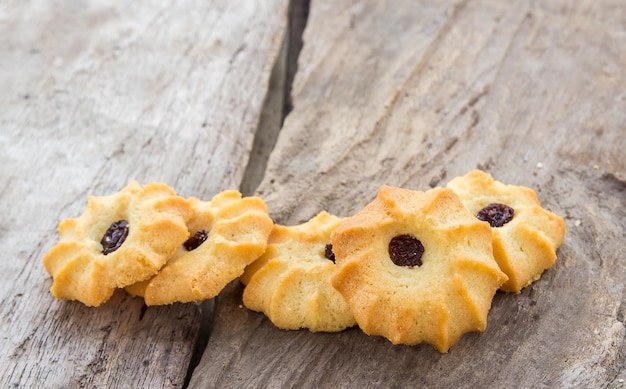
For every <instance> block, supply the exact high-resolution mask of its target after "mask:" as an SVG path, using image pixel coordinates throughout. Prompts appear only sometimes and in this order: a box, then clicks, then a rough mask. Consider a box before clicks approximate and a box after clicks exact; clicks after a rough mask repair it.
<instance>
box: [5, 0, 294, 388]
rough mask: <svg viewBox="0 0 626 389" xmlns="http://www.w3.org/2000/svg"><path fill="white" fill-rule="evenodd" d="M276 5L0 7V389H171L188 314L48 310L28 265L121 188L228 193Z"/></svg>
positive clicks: (179, 308) (193, 310) (255, 111)
mask: <svg viewBox="0 0 626 389" xmlns="http://www.w3.org/2000/svg"><path fill="white" fill-rule="evenodd" d="M286 8H287V2H286V1H284V0H276V1H264V2H249V1H243V0H242V1H222V0H215V1H210V2H206V1H185V2H178V3H175V4H173V3H172V4H170V3H163V2H156V1H151V2H141V3H137V2H132V1H125V2H118V1H115V2H113V1H94V2H87V3H85V2H79V1H67V2H61V3H59V2H47V1H31V2H21V1H9V2H3V3H2V4H1V5H0V35H1V36H2V37H3V38H2V40H1V41H0V85H2V89H1V90H0V148H1V149H2V150H3V151H2V153H0V165H1V166H2V169H0V188H1V189H0V215H2V220H1V221H0V251H2V252H3V253H4V261H3V263H2V265H0V300H1V305H0V317H1V319H0V333H1V335H0V337H1V339H2V340H1V344H2V345H1V346H0V387H3V388H4V387H38V386H40V385H42V384H45V386H46V387H128V388H131V387H132V388H138V387H181V386H182V385H183V383H184V380H185V376H186V373H187V367H188V364H189V361H190V358H191V354H192V351H193V348H194V344H195V341H196V337H197V335H198V330H199V326H200V321H201V312H200V311H199V308H198V307H197V306H196V305H193V304H187V305H182V304H176V305H172V306H168V307H155V308H152V307H151V308H147V309H146V308H145V307H144V306H143V303H142V302H141V301H140V300H139V299H132V298H129V297H128V296H126V295H125V294H124V293H123V292H119V293H117V294H116V295H115V296H114V298H113V299H112V300H111V301H109V302H108V303H106V304H105V305H103V306H101V307H99V308H96V309H93V308H92V309H90V308H86V307H84V306H82V305H81V304H80V303H74V302H65V301H56V300H54V299H53V298H52V296H51V295H50V293H49V292H48V288H49V287H50V284H51V281H50V279H49V277H48V275H47V274H46V273H45V271H44V269H43V266H42V265H41V257H42V255H43V253H44V252H45V251H47V250H48V249H49V248H50V247H51V246H52V245H53V244H54V243H56V241H57V240H58V237H57V235H56V225H57V223H58V222H59V221H60V220H62V219H63V218H66V217H74V216H77V215H79V214H80V213H81V212H82V209H83V208H84V206H85V203H86V200H87V196H88V195H90V194H94V195H106V194H110V193H113V192H116V191H117V190H119V189H121V188H122V187H123V186H124V185H125V184H126V183H127V182H128V181H129V180H131V179H136V180H138V181H140V182H142V183H146V182H149V181H162V182H166V183H168V184H170V185H171V186H172V187H174V188H175V189H176V190H177V191H178V192H179V193H180V194H181V195H183V196H191V195H193V196H197V197H201V198H210V196H212V195H213V194H215V193H216V192H218V191H220V190H224V189H233V188H238V187H239V185H240V183H241V179H242V177H243V172H244V169H245V166H246V163H247V161H248V157H249V153H250V149H251V147H252V142H253V138H254V134H255V131H256V126H257V123H258V121H259V116H260V111H261V107H262V104H263V101H264V99H265V94H266V91H267V84H268V81H269V75H270V71H271V69H272V66H273V63H274V61H275V59H276V56H277V55H278V51H279V49H280V44H281V42H282V39H283V33H284V30H285V24H286Z"/></svg>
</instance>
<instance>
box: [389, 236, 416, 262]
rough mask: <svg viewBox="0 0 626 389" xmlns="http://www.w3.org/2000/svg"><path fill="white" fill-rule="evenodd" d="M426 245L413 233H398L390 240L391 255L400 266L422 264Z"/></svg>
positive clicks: (392, 259)
mask: <svg viewBox="0 0 626 389" xmlns="http://www.w3.org/2000/svg"><path fill="white" fill-rule="evenodd" d="M422 255H424V245H422V242H420V241H419V239H417V238H416V237H414V236H412V235H398V236H396V237H394V238H393V239H391V241H390V242H389V257H390V258H391V261H392V262H393V263H394V264H396V265H398V266H422Z"/></svg>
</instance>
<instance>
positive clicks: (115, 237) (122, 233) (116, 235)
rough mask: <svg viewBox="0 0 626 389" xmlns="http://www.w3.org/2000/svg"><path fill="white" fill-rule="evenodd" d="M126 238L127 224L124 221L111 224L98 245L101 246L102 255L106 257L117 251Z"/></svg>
mask: <svg viewBox="0 0 626 389" xmlns="http://www.w3.org/2000/svg"><path fill="white" fill-rule="evenodd" d="M127 236H128V222H127V221H126V220H118V221H116V222H113V223H111V225H110V226H109V228H108V229H107V230H106V232H105V233H104V236H103V237H102V240H100V244H101V245H102V254H104V255H107V254H110V253H112V252H114V251H115V250H117V249H119V248H120V246H121V245H122V243H124V241H125V240H126V237H127Z"/></svg>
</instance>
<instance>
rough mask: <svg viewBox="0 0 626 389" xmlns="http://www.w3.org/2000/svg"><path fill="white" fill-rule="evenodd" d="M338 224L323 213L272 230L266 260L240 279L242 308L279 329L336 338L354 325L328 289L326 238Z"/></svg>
mask: <svg viewBox="0 0 626 389" xmlns="http://www.w3.org/2000/svg"><path fill="white" fill-rule="evenodd" d="M341 220H342V219H340V218H338V217H336V216H333V215H331V214H329V213H327V212H325V211H323V212H321V213H319V214H318V215H317V216H315V217H314V218H312V219H311V220H309V221H308V222H306V223H303V224H300V225H297V226H290V227H287V226H281V225H275V226H274V229H273V230H272V233H271V235H270V238H269V242H268V246H267V251H266V252H265V254H264V255H263V256H262V257H261V258H259V259H258V260H257V261H255V262H254V263H253V264H252V265H250V266H249V267H248V268H247V269H246V271H245V273H244V275H243V276H242V277H241V278H240V279H241V280H242V282H243V283H244V284H247V286H246V288H245V289H244V291H243V303H244V305H245V306H246V307H247V308H249V309H251V310H253V311H257V312H263V313H265V315H266V316H267V317H268V318H269V319H270V320H271V321H272V323H274V325H276V326H277V327H279V328H283V329H290V330H297V329H300V328H308V329H309V330H310V331H313V332H316V331H325V332H336V331H341V330H343V329H345V328H347V327H351V326H353V325H355V324H356V323H355V321H354V317H353V315H352V313H351V312H350V309H349V308H348V305H347V304H346V302H345V300H344V299H343V297H342V296H341V294H339V292H337V290H335V289H334V288H333V287H332V285H331V284H330V277H331V275H332V274H333V272H334V270H335V263H334V255H333V251H332V247H331V245H330V234H331V232H332V231H333V230H334V229H335V227H337V225H338V224H339V223H340V222H341Z"/></svg>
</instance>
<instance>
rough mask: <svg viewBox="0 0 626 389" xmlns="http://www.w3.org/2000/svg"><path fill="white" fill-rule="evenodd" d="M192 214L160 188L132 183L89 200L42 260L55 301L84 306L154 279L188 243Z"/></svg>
mask: <svg viewBox="0 0 626 389" xmlns="http://www.w3.org/2000/svg"><path fill="white" fill-rule="evenodd" d="M190 216H191V208H190V207H189V204H188V203H187V201H186V200H184V199H183V198H181V197H178V196H176V194H175V193H174V191H173V190H172V189H171V188H170V187H168V186H167V185H165V184H160V183H151V184H148V185H146V186H144V187H141V186H140V185H139V184H138V183H137V182H135V181H132V182H131V183H129V184H128V185H127V186H126V187H125V188H124V189H123V190H122V191H120V192H119V193H116V194H114V195H111V196H106V197H94V196H90V197H89V200H88V202H87V207H86V209H85V211H84V213H83V214H82V215H81V216H80V217H78V218H69V219H65V220H63V221H62V222H61V223H60V224H59V235H60V237H61V239H60V242H59V243H58V244H57V245H55V246H54V247H52V248H51V249H50V251H48V253H46V255H44V257H43V264H44V266H45V268H46V271H47V272H48V273H49V274H50V275H52V277H53V283H52V288H51V289H50V290H51V292H52V294H53V295H54V297H56V298H59V299H68V300H78V301H80V302H82V303H84V304H85V305H88V306H97V305H100V304H102V303H104V302H105V301H107V300H108V299H109V298H110V297H111V295H112V294H113V292H114V290H115V288H121V287H125V286H127V285H131V284H134V283H136V282H138V281H142V280H145V279H147V278H149V277H151V276H153V275H154V274H155V273H156V272H157V271H158V270H159V269H160V268H161V267H162V266H163V265H164V264H165V262H166V261H167V259H168V258H169V257H170V256H171V255H172V254H173V253H174V251H176V249H177V248H178V247H179V246H180V245H181V244H182V243H183V242H184V241H185V240H186V239H187V238H188V232H187V225H186V222H187V220H188V219H189V217H190Z"/></svg>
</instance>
